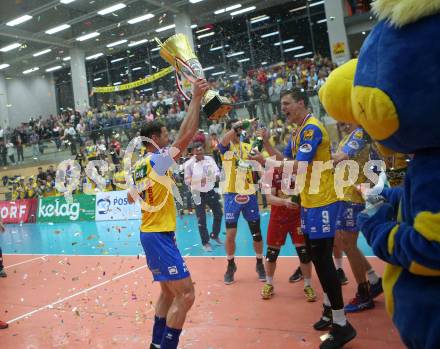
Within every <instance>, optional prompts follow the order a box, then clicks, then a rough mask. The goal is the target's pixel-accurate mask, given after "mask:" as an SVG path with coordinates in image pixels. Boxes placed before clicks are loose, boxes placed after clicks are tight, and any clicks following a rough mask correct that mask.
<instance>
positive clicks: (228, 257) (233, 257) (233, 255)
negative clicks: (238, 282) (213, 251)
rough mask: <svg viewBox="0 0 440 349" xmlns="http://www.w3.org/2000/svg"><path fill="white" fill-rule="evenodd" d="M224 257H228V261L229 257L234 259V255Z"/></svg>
mask: <svg viewBox="0 0 440 349" xmlns="http://www.w3.org/2000/svg"><path fill="white" fill-rule="evenodd" d="M226 258H227V259H228V261H230V260H231V259H234V255H232V256H227V257H226Z"/></svg>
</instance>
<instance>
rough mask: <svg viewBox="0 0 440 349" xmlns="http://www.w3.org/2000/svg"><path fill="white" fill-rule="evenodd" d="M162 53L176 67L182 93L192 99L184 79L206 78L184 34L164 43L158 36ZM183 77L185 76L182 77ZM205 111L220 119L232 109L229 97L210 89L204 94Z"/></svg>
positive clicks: (210, 117)
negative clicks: (184, 85) (184, 84)
mask: <svg viewBox="0 0 440 349" xmlns="http://www.w3.org/2000/svg"><path fill="white" fill-rule="evenodd" d="M156 42H157V43H158V44H159V46H160V55H161V57H162V58H163V59H164V60H166V61H167V62H168V63H169V64H171V65H172V66H173V67H174V68H175V69H176V83H177V88H178V89H179V91H180V93H182V95H183V96H184V97H185V99H186V100H190V98H189V96H188V95H187V94H186V93H185V91H184V89H183V87H182V81H183V79H186V80H188V81H189V82H190V83H191V84H193V83H194V82H195V81H196V80H197V79H198V78H205V75H204V73H203V69H202V66H201V64H200V62H199V60H198V59H197V57H196V55H195V54H194V52H193V50H192V49H191V46H190V44H189V42H188V38H187V37H186V36H185V35H184V34H176V35H173V36H172V37H170V38H168V39H167V40H166V41H165V42H164V43H162V42H161V41H160V40H159V39H158V38H156ZM182 77H183V78H182ZM202 104H203V111H204V112H205V113H206V115H208V118H209V119H211V120H218V119H220V118H222V117H223V116H225V115H226V114H227V113H228V112H229V111H231V110H232V104H231V102H230V101H229V99H228V98H226V97H223V96H220V95H219V94H218V93H217V92H215V91H213V90H208V91H207V92H206V93H205V95H204V96H203V101H202Z"/></svg>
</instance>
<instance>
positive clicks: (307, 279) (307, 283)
mask: <svg viewBox="0 0 440 349" xmlns="http://www.w3.org/2000/svg"><path fill="white" fill-rule="evenodd" d="M307 286H312V279H310V278H304V287H307Z"/></svg>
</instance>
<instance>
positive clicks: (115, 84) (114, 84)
mask: <svg viewBox="0 0 440 349" xmlns="http://www.w3.org/2000/svg"><path fill="white" fill-rule="evenodd" d="M120 84H121V82H120V81H118V82H115V83H113V86H117V85H120Z"/></svg>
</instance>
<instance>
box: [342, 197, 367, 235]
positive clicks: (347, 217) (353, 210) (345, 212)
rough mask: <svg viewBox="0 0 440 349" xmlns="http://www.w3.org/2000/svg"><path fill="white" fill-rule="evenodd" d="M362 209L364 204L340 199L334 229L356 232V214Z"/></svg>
mask: <svg viewBox="0 0 440 349" xmlns="http://www.w3.org/2000/svg"><path fill="white" fill-rule="evenodd" d="M364 209H365V205H364V204H357V203H354V202H348V201H342V202H341V206H340V208H339V213H338V220H337V222H336V230H340V231H347V232H351V233H357V231H358V230H357V228H356V221H357V216H358V214H359V213H360V212H361V211H363V210H364Z"/></svg>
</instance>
